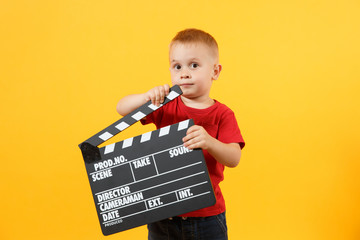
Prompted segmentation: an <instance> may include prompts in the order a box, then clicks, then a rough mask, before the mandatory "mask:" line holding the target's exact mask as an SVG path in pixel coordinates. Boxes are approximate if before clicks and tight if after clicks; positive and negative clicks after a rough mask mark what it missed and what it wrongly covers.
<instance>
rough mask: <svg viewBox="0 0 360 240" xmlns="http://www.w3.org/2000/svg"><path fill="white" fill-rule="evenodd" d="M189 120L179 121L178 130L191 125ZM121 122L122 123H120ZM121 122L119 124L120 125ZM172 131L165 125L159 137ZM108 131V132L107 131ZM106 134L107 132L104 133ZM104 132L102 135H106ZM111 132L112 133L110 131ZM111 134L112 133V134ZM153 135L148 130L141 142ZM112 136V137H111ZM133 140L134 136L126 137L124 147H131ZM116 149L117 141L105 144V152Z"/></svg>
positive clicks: (160, 130)
mask: <svg viewBox="0 0 360 240" xmlns="http://www.w3.org/2000/svg"><path fill="white" fill-rule="evenodd" d="M189 122H190V120H189V119H187V120H185V121H182V122H179V123H178V127H177V131H181V130H184V129H186V128H187V127H188V126H189ZM120 124H121V123H120ZM120 124H119V125H120ZM169 132H170V126H166V127H163V128H160V129H159V137H162V136H165V135H168V134H169ZM106 133H108V132H106ZM104 134H105V133H104ZM104 134H102V135H104ZM109 134H110V133H109ZM110 135H111V134H110ZM151 135H152V132H147V133H144V134H142V135H141V139H140V143H143V142H147V141H149V140H150V139H151ZM109 138H110V137H109ZM133 140H134V138H129V139H125V140H124V141H123V145H122V148H127V147H131V146H132V144H133ZM114 150H115V143H113V144H109V145H107V146H105V150H104V154H108V153H112V152H114Z"/></svg>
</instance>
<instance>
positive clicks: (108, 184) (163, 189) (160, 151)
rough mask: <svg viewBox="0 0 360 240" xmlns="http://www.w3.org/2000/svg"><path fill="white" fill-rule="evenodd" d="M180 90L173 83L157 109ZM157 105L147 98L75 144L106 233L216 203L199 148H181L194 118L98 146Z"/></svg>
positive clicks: (101, 224)
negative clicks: (79, 151)
mask: <svg viewBox="0 0 360 240" xmlns="http://www.w3.org/2000/svg"><path fill="white" fill-rule="evenodd" d="M181 94H182V92H181V89H180V87H179V86H177V85H175V86H173V87H172V88H171V89H170V93H169V94H168V96H167V97H166V98H165V101H164V103H163V104H161V105H160V106H159V107H161V106H163V105H165V104H167V103H168V102H170V101H171V100H173V99H175V98H176V97H178V96H180V95H181ZM159 107H158V106H155V105H153V104H152V103H151V101H149V102H147V103H146V104H144V105H143V106H141V107H139V108H138V109H136V110H135V111H133V112H131V113H130V114H128V115H126V116H124V117H123V118H121V119H120V120H118V121H117V122H115V123H113V124H112V125H110V126H109V127H107V128H105V129H104V130H102V131H100V132H99V133H97V134H95V135H94V136H92V137H91V138H89V139H88V140H86V141H85V142H83V143H81V144H80V145H79V147H80V149H81V151H82V154H83V158H84V161H85V167H86V171H87V175H88V178H89V182H90V187H91V190H92V194H93V197H94V202H95V206H96V210H97V213H98V218H99V221H100V226H101V230H102V232H103V234H104V235H109V234H113V233H117V232H120V231H124V230H127V229H130V228H134V227H138V226H141V225H144V224H147V223H151V222H155V221H159V220H162V219H166V218H170V217H173V216H177V215H181V214H184V213H187V212H191V211H195V210H198V209H201V208H204V207H208V206H212V205H214V204H215V201H216V199H215V195H214V192H213V188H212V185H211V182H210V178H209V174H208V170H207V167H206V163H205V159H204V156H203V153H202V150H201V149H195V150H189V149H187V148H185V147H184V146H183V142H182V138H183V137H184V136H185V135H186V131H187V129H188V128H189V127H190V126H192V125H193V124H194V123H193V120H192V119H188V120H185V121H182V122H179V123H176V124H173V125H170V126H167V127H163V128H160V129H158V130H155V131H152V132H148V133H144V134H142V135H139V136H136V137H133V138H129V139H126V140H123V141H121V142H116V143H113V144H110V145H107V146H105V147H102V148H98V147H97V146H98V145H100V144H102V143H103V142H105V141H107V140H108V139H110V138H111V137H113V136H114V135H116V134H118V133H119V132H121V131H123V130H124V129H126V128H127V127H129V126H131V125H132V124H134V123H136V122H137V121H139V120H140V119H142V118H144V117H145V116H147V115H148V114H150V113H152V112H153V111H155V110H157V109H158V108H159Z"/></svg>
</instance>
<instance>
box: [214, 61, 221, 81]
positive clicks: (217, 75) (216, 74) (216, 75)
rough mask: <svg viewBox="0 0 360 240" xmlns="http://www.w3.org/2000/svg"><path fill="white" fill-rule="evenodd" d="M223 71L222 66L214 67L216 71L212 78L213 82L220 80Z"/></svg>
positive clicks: (216, 65)
mask: <svg viewBox="0 0 360 240" xmlns="http://www.w3.org/2000/svg"><path fill="white" fill-rule="evenodd" d="M221 70H222V66H221V64H215V65H214V71H213V76H212V79H213V80H216V79H218V77H219V75H220V72H221Z"/></svg>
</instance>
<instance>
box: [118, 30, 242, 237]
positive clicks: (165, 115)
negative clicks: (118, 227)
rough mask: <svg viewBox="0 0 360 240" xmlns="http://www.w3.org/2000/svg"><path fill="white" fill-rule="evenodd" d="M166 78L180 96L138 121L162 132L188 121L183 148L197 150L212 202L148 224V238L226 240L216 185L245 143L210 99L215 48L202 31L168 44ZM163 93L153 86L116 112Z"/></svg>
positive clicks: (225, 111)
mask: <svg viewBox="0 0 360 240" xmlns="http://www.w3.org/2000/svg"><path fill="white" fill-rule="evenodd" d="M169 60H170V74H171V82H172V84H173V85H175V84H177V85H179V86H180V88H181V90H182V91H183V94H182V95H181V96H180V97H179V98H176V99H175V100H173V101H171V102H170V103H168V104H166V105H165V106H163V107H162V108H159V109H158V110H157V111H155V112H153V113H152V114H150V115H148V116H147V117H145V118H144V119H142V120H141V122H142V123H143V124H148V123H154V124H155V125H156V127H157V128H162V127H165V126H167V125H170V124H174V123H177V122H180V121H183V120H186V119H190V118H192V119H194V123H195V125H194V126H192V127H190V128H189V129H188V131H187V133H186V136H185V137H184V138H183V142H184V146H185V147H187V148H188V149H194V148H201V149H202V150H203V153H204V156H205V160H206V164H207V167H208V170H209V174H210V179H211V182H212V185H213V188H214V192H215V196H216V204H215V205H214V206H211V207H207V208H203V209H200V210H197V211H194V212H190V213H186V214H183V215H181V216H178V217H173V218H170V219H165V220H163V221H159V222H155V223H151V224H149V225H148V230H149V235H148V239H149V240H161V239H206V240H212V239H214V240H220V239H221V240H223V239H227V226H226V218H225V201H224V198H223V195H222V193H221V190H220V187H219V183H220V182H221V181H222V180H223V179H224V175H223V171H224V167H225V166H227V167H236V166H237V165H238V163H239V161H240V156H241V149H242V148H243V147H244V145H245V142H244V140H243V138H242V136H241V133H240V130H239V127H238V125H237V122H236V119H235V115H234V113H233V112H232V111H231V110H230V109H229V108H228V107H226V106H225V105H224V104H221V103H220V102H218V101H216V100H214V99H212V98H210V96H209V94H210V89H211V85H212V82H213V80H216V79H217V78H218V77H219V74H220V72H221V69H222V66H221V65H220V64H219V53H218V45H217V43H216V41H215V39H214V38H213V37H212V36H211V35H210V34H208V33H206V32H204V31H201V30H198V29H185V30H184V31H181V32H179V33H178V34H177V35H176V36H175V37H174V39H173V40H172V41H171V43H170V48H169ZM167 94H169V85H167V84H165V85H163V86H158V87H154V88H152V89H151V90H149V91H148V92H146V93H142V94H134V95H129V96H127V97H124V98H123V99H121V100H120V101H119V103H118V105H117V111H118V113H119V114H121V115H127V114H128V113H130V112H131V111H133V110H134V109H136V108H138V107H139V106H141V105H143V104H145V103H146V102H147V101H149V100H151V101H152V103H153V104H155V105H157V106H159V105H160V103H162V102H163V101H164V98H165V96H166V95H167Z"/></svg>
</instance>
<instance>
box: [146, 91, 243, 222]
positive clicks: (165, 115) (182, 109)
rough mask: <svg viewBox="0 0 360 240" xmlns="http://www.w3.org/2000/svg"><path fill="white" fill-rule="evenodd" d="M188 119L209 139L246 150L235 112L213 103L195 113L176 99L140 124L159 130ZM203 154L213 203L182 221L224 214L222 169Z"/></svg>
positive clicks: (187, 214)
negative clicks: (235, 145) (211, 187)
mask: <svg viewBox="0 0 360 240" xmlns="http://www.w3.org/2000/svg"><path fill="white" fill-rule="evenodd" d="M191 118H192V119H193V120H194V123H195V124H196V125H200V126H202V127H203V128H204V129H205V130H206V131H207V132H208V134H209V135H211V136H212V137H214V138H216V139H218V140H219V141H221V142H223V143H239V144H240V147H241V148H243V147H244V146H245V142H244V140H243V138H242V136H241V132H240V129H239V127H238V124H237V122H236V118H235V115H234V112H233V111H232V110H231V109H230V108H228V107H227V106H226V105H224V104H222V103H220V102H218V101H216V100H215V104H213V105H212V106H210V107H208V108H206V109H195V108H191V107H187V106H185V104H184V103H183V102H182V100H181V98H180V97H178V98H176V99H174V100H173V101H171V102H169V103H168V104H166V105H164V106H163V107H161V108H159V109H158V110H157V111H155V112H153V113H152V114H150V115H148V116H146V119H145V120H142V121H141V122H142V124H148V123H154V124H155V125H156V127H157V129H159V128H162V127H165V126H168V125H171V124H175V123H178V122H181V121H184V120H186V119H191ZM203 153H204V157H205V160H206V165H207V167H208V170H209V175H210V179H211V182H212V185H213V188H214V193H215V196H216V203H215V205H213V206H210V207H207V208H203V209H200V210H197V211H193V212H189V213H186V214H183V215H181V216H184V217H207V216H213V215H217V214H220V213H222V212H224V211H225V200H224V197H223V195H222V193H221V190H220V187H219V183H220V182H221V181H222V180H223V179H224V173H223V172H224V167H225V166H224V165H222V164H221V163H219V162H218V161H216V160H215V159H214V158H213V157H212V156H211V155H210V154H209V153H208V152H207V151H206V150H203Z"/></svg>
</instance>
